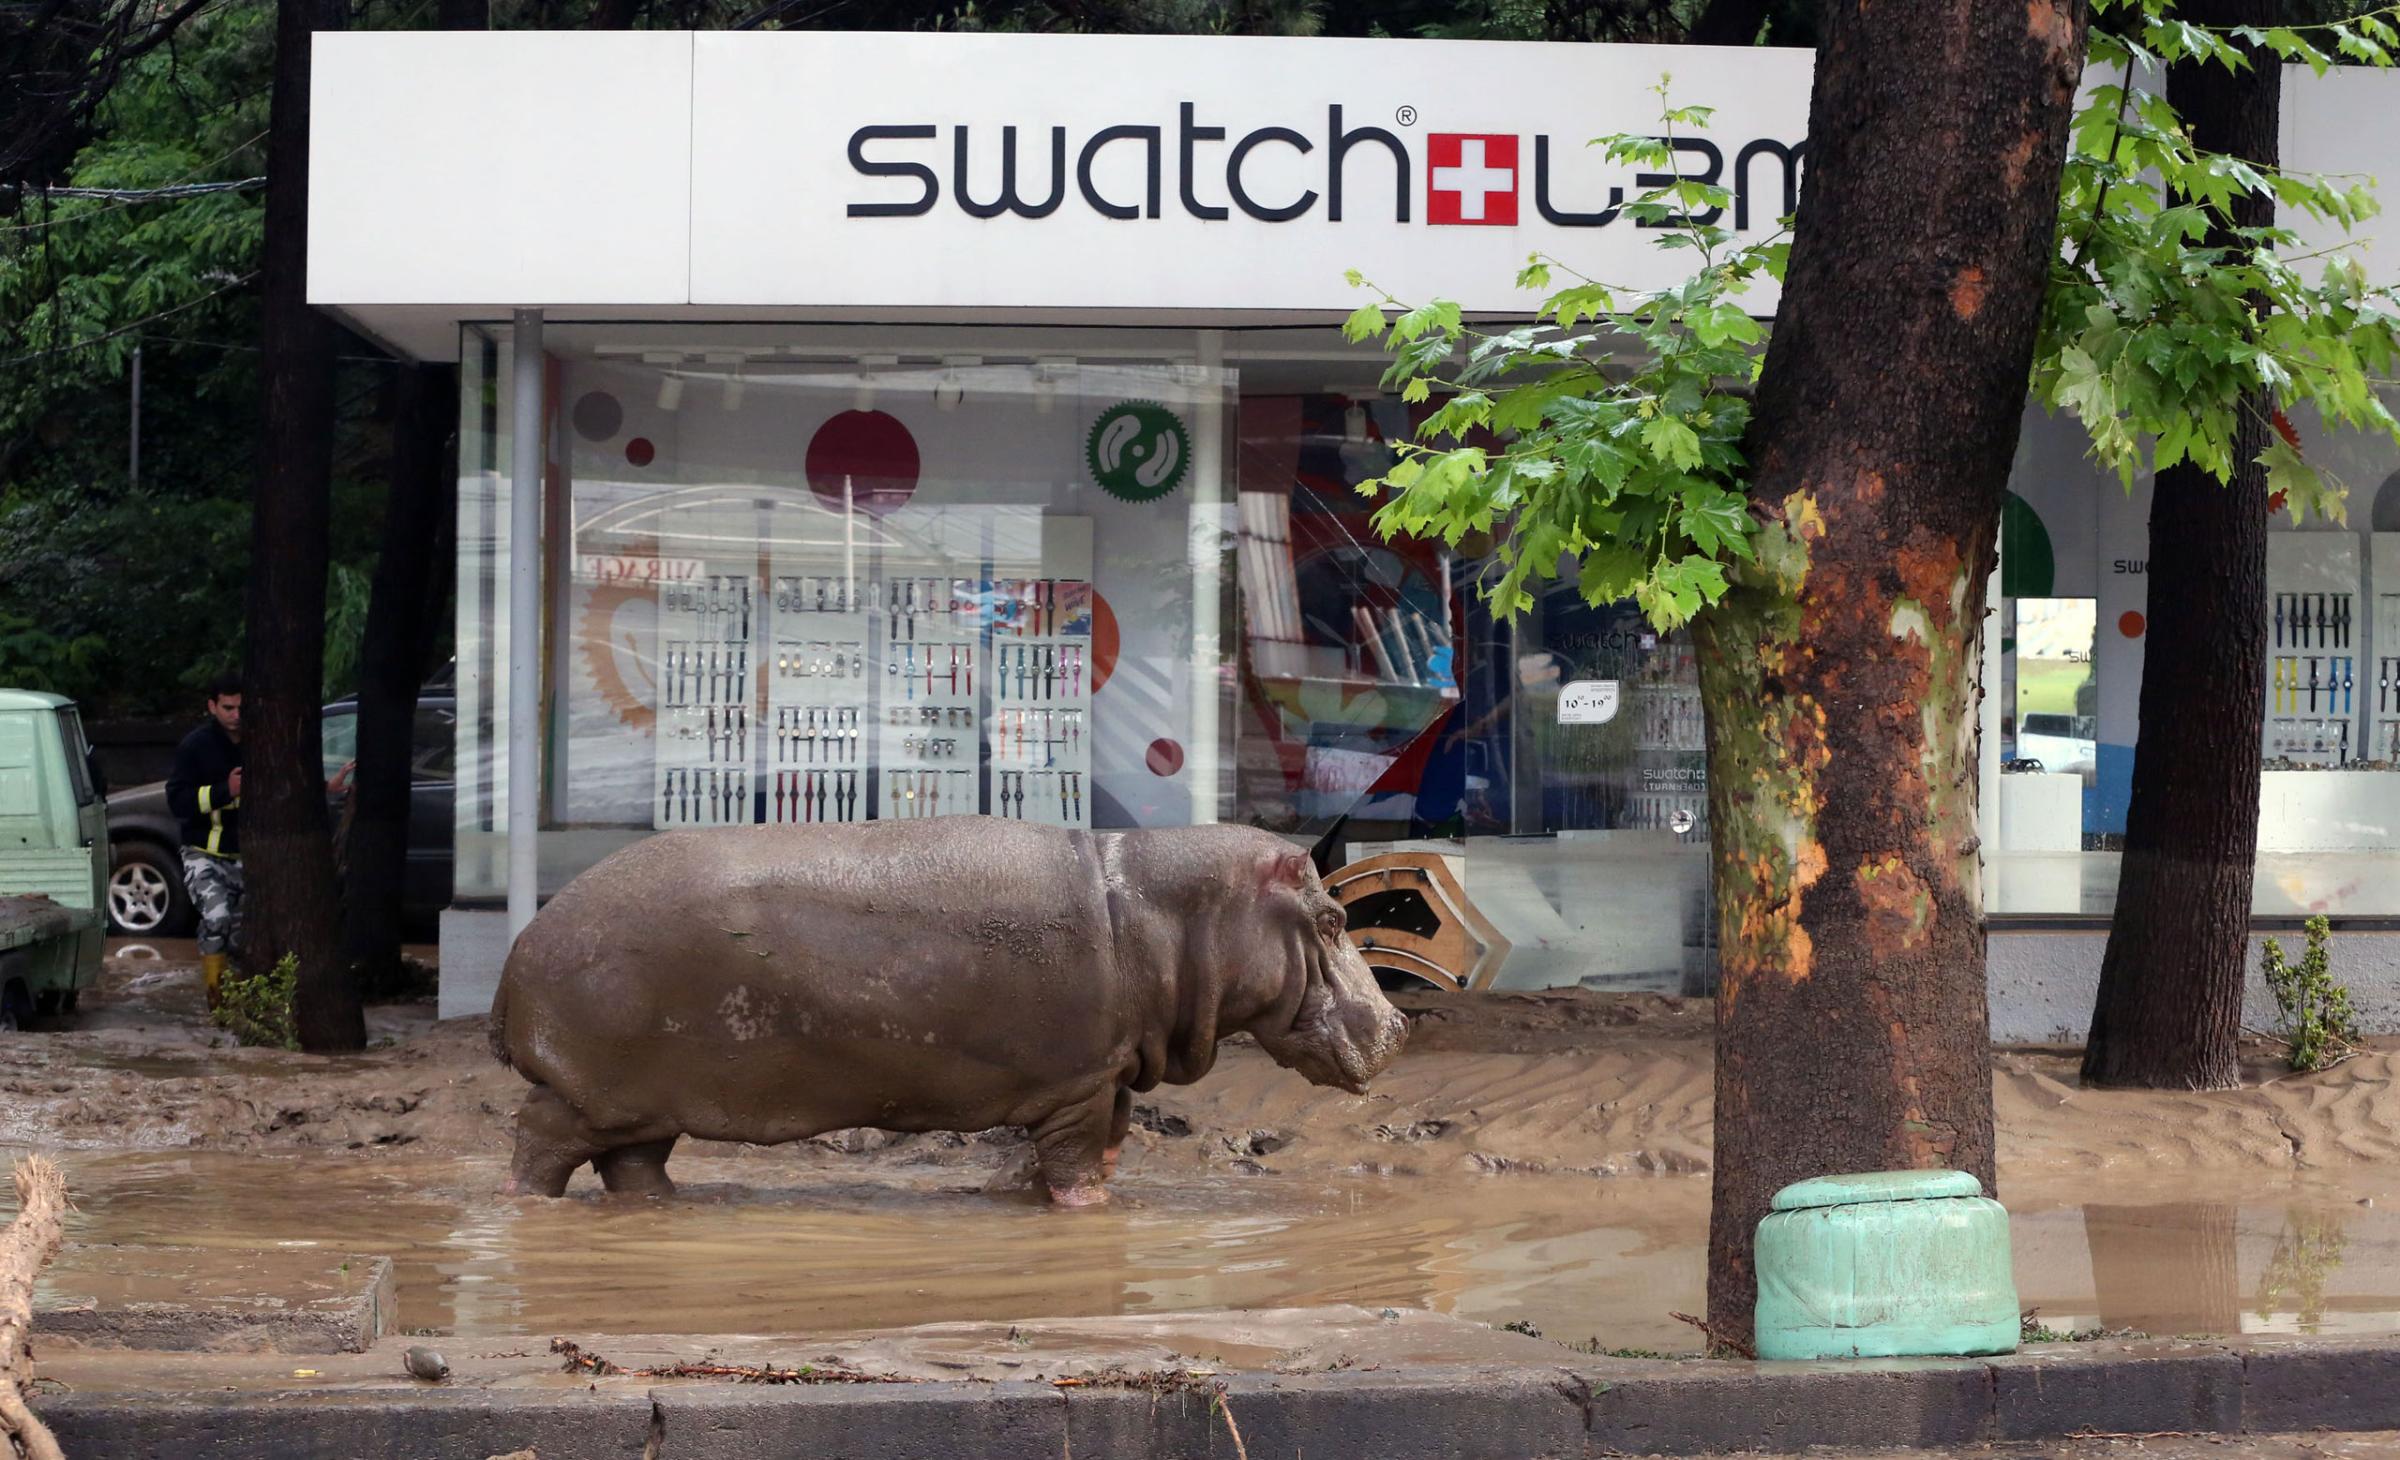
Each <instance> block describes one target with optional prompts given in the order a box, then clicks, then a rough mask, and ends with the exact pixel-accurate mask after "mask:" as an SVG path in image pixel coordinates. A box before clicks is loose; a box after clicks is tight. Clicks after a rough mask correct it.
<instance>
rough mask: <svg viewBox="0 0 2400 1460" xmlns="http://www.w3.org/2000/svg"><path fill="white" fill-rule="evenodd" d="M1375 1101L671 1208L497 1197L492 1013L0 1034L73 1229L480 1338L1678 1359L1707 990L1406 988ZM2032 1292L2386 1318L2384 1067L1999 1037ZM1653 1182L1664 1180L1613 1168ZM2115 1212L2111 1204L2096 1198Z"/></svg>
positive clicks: (847, 1135) (761, 1187)
mask: <svg viewBox="0 0 2400 1460" xmlns="http://www.w3.org/2000/svg"><path fill="white" fill-rule="evenodd" d="M1403 1003H1404V1006H1405V1007H1406V1008H1407V1009H1408V1010H1409V1012H1410V1013H1411V1014H1412V1015H1413V1016H1414V1022H1415V1023H1416V1026H1417V1027H1416V1033H1415V1035H1414V1036H1413V1038H1412V1042H1411V1045H1410V1048H1409V1051H1408V1053H1407V1054H1405V1055H1404V1056H1403V1057H1402V1058H1401V1060H1400V1061H1399V1062H1398V1063H1397V1064H1395V1065H1394V1066H1393V1067H1392V1068H1391V1069H1390V1070H1389V1071H1387V1072H1386V1073H1385V1075H1384V1077H1383V1078H1382V1079H1381V1080H1379V1081H1378V1082H1377V1086H1376V1089H1375V1092H1374V1094H1372V1095H1370V1096H1367V1097H1363V1098H1362V1097H1357V1096H1351V1095H1347V1094H1343V1093H1340V1092H1337V1091H1330V1090H1323V1089H1319V1088H1316V1087H1312V1086H1309V1085H1308V1084H1307V1083H1306V1082H1305V1081H1303V1080H1302V1079H1300V1078H1299V1077H1298V1076H1296V1075H1294V1074H1292V1073H1291V1072H1289V1071H1285V1070H1281V1069H1278V1068H1277V1067H1275V1066H1274V1065H1273V1064H1272V1062H1271V1061H1269V1060H1268V1059H1267V1058H1266V1057H1265V1055H1264V1054H1263V1053H1262V1052H1260V1051H1257V1050H1255V1049H1249V1048H1241V1047H1232V1048H1228V1049H1227V1050H1226V1052H1225V1058H1224V1059H1223V1060H1222V1061H1221V1062H1220V1066H1219V1069H1218V1070H1217V1071H1216V1072H1215V1073H1214V1074H1213V1075H1212V1076H1211V1077H1210V1078H1209V1079H1208V1080H1206V1081H1204V1082H1202V1083H1201V1084H1200V1085H1198V1086H1195V1087H1191V1088H1188V1089H1181V1090H1174V1091H1163V1090H1162V1091H1160V1092H1157V1093H1156V1095H1155V1096H1153V1097H1145V1098H1144V1100H1143V1102H1142V1104H1141V1106H1140V1108H1139V1109H1138V1110H1137V1112H1136V1122H1135V1127H1134V1131H1133V1136H1132V1140H1131V1141H1130V1142H1129V1145H1128V1149H1127V1151H1126V1155H1125V1162H1124V1167H1123V1170H1122V1172H1121V1174H1120V1176H1119V1179H1118V1182H1117V1188H1116V1189H1117V1193H1118V1204H1117V1205H1116V1206H1115V1207H1113V1208H1110V1209H1105V1210H1101V1211H1097V1212H1091V1211H1086V1212H1071V1213H1070V1212H1057V1211H1052V1210H1050V1209H1048V1208H1047V1207H1046V1206H1045V1205H1044V1204H1042V1203H1041V1202H1040V1201H1039V1200H1037V1198H1036V1197H1035V1195H1034V1194H1033V1192H1032V1190H1031V1189H1030V1185H1029V1181H1028V1175H1029V1173H1028V1170H1027V1160H1026V1158H1027V1154H1028V1153H1027V1146H1026V1142H1025V1141H1024V1140H1023V1138H1022V1137H1021V1136H1020V1135H1018V1134H1017V1133H1015V1132H1010V1131H993V1132H985V1133H982V1134H978V1135H926V1136H891V1135H886V1134H883V1133H878V1132H863V1131H853V1132H842V1133H837V1134H835V1135H832V1136H828V1137H822V1138H818V1139H816V1140H812V1141H807V1142H802V1143H798V1144H796V1145H793V1146H787V1147H779V1148H774V1149H763V1148H751V1147H742V1146H736V1145H723V1144H710V1143H693V1144H692V1145H691V1147H690V1148H689V1149H688V1152H687V1153H683V1154H679V1155H678V1158H677V1166H678V1174H679V1176H681V1178H682V1179H683V1180H684V1182H685V1191H684V1193H683V1195H681V1196H679V1197H678V1198H677V1199H675V1200H674V1201H673V1202H671V1203H654V1202H647V1201H625V1200H618V1199H608V1198H604V1197H603V1196H602V1195H601V1194H600V1193H599V1190H598V1187H597V1183H596V1182H594V1181H592V1179H591V1178H590V1177H589V1176H588V1175H586V1176H584V1177H581V1178H579V1180H578V1182H577V1184H576V1185H575V1186H574V1187H573V1188H572V1190H571V1194H570V1199H569V1200H567V1201H565V1202H543V1201H533V1200H520V1199H510V1198H504V1197H502V1196H500V1195H499V1194H498V1192H499V1188H500V1186H501V1184H502V1181H503V1178H504V1176H505V1174H506V1173H505V1163H506V1153H507V1149H508V1146H507V1140H508V1121H509V1117H510V1112H511V1111H512V1110H513V1108H514V1105H515V1102H516V1100H517V1098H518V1097H519V1095H520V1094H521V1093H522V1091H523V1090H524V1089H525V1086H524V1084H523V1082H522V1081H521V1080H519V1079H517V1078H516V1077H514V1076H512V1075H510V1074H509V1073H508V1072H507V1071H505V1070H503V1069H501V1068H500V1067H498V1066H497V1065H496V1064H494V1063H492V1061H491V1058H490V1055H489V1052H488V1050H487V1049H486V1048H485V1046H484V1038H483V1030H482V1028H481V1025H480V1021H467V1022H464V1023H461V1024H457V1025H440V1026H436V1025H433V1024H432V1023H431V1022H430V1020H429V1018H428V1017H427V1016H428V1014H429V1012H430V1010H429V1008H427V1007H426V1006H400V1007H394V1008H379V1009H377V1010H375V1011H374V1012H373V1021H374V1025H373V1027H374V1028H375V1030H376V1032H377V1036H378V1037H379V1038H381V1039H385V1040H388V1041H390V1043H389V1044H388V1045H387V1046H386V1047H383V1048H380V1049H375V1050H371V1051H369V1052H368V1053H366V1054H364V1055H360V1056H355V1057H351V1058H348V1059H345V1060H341V1061H331V1062H325V1061H315V1060H311V1059H308V1058H306V1057H302V1056H297V1055H287V1054H280V1053H275V1052H266V1051H254V1050H240V1049H233V1048H229V1047H226V1046H225V1045H224V1044H222V1043H221V1042H219V1041H218V1040H217V1039H216V1038H215V1037H214V1036H212V1035H211V1034H210V1033H209V1031H207V1030H206V1029H205V1027H204V1026H203V1025H202V1023H201V1021H200V1019H199V1017H198V992H197V984H196V980H195V978H194V976H193V975H192V973H191V972H190V970H188V969H187V968H182V967H179V966H176V965H173V964H166V963H160V964H146V963H142V962H137V961H130V960H124V961H119V962H116V963H112V965H111V967H110V970H109V976H108V983H107V985H106V986H105V987H104V988H103V989H102V990H101V991H99V995H98V997H96V998H93V999H91V1000H88V1001H87V1005H86V1009H85V1012H84V1013H83V1014H82V1015H80V1016H78V1019H77V1020H76V1021H74V1022H75V1024H76V1026H77V1027H72V1028H57V1027H54V1028H53V1029H52V1030H51V1031H49V1032H37V1033H34V1034H31V1035H27V1036H24V1037H22V1038H19V1039H16V1040H12V1041H9V1042H8V1043H7V1044H6V1045H5V1046H0V1143H6V1144H8V1145H13V1146H23V1145H28V1144H39V1145H42V1146H44V1147H47V1148H49V1149H52V1150H54V1151H59V1152H61V1153H62V1163H63V1164H64V1166H65V1168H66V1172H67V1176H68V1180H69V1183H70V1189H71V1190H72V1191H73V1192H74V1194H75V1199H76V1202H77V1205H78V1210H77V1212H76V1214H75V1216H74V1219H73V1229H72V1236H73V1238H74V1239H75V1240H78V1241H84V1242H124V1243H146V1244H158V1245H166V1246H176V1247H197V1248H202V1249H206V1250H210V1251H214V1252H217V1253H219V1254H221V1255H222V1261H223V1262H224V1264H226V1271H227V1273H228V1274H231V1275H235V1276H238V1274H239V1272H240V1271H241V1269H242V1265H243V1264H244V1263H245V1262H248V1261H251V1260H252V1259H251V1258H249V1257H248V1256H246V1255H245V1254H247V1253H253V1252H255V1251H256V1250H257V1249H260V1248H262V1247H266V1248H272V1247H276V1246H279V1245H283V1244H294V1245H297V1246H298V1247H300V1248H301V1249H302V1250H318V1251H323V1252H365V1253H381V1254H387V1255H389V1256H390V1257H392V1258H393V1259H394V1261H395V1264H396V1268H397V1280H398V1281H397V1287H398V1294H399V1304H400V1313H401V1317H400V1323H401V1325H402V1326H404V1327H407V1328H412V1329H421V1330H428V1331H434V1332H440V1333H454V1334H460V1335H469V1336H478V1337H481V1336H492V1337H502V1336H510V1335H537V1336H540V1335H546V1334H548V1333H550V1332H574V1331H579V1330H580V1331H584V1332H593V1333H598V1332H656V1333H724V1332H740V1331H746V1332H754V1333H795V1332H806V1333H812V1334H821V1333H827V1332H857V1331H860V1330H866V1329H882V1328H891V1327H898V1326H907V1325H915V1324H924V1323H936V1322H954V1323H981V1324H996V1325H1000V1326H1001V1330H1002V1331H1005V1327H1006V1325H1008V1324H1012V1323H1018V1322H1022V1321H1029V1320H1044V1319H1048V1320H1059V1319H1068V1318H1087V1317H1099V1316H1108V1315H1117V1316H1119V1317H1121V1318H1124V1319H1127V1320H1151V1319H1159V1318H1163V1317H1165V1316H1167V1315H1173V1314H1177V1313H1185V1312H1191V1311H1195V1310H1209V1309H1229V1308H1231V1309H1268V1308H1281V1307H1293V1306H1309V1305H1326V1304H1347V1305H1353V1306H1355V1307H1357V1308H1359V1309H1362V1310H1365V1311H1367V1312H1370V1313H1376V1314H1380V1313H1381V1311H1382V1310H1383V1309H1385V1308H1390V1309H1392V1310H1394V1311H1395V1312H1398V1313H1401V1314H1410V1313H1416V1312H1420V1311H1430V1312H1432V1313H1437V1314H1448V1315H1455V1316H1457V1317H1460V1318H1465V1319H1470V1320H1473V1321H1476V1322H1481V1323H1487V1324H1492V1325H1501V1324H1507V1323H1512V1322H1514V1323H1520V1324H1524V1325H1526V1326H1529V1327H1532V1328H1537V1329H1539V1330H1540V1331H1541V1332H1542V1333H1543V1334H1544V1335H1546V1336H1547V1338H1549V1339H1551V1340H1565V1341H1570V1342H1586V1341H1596V1342H1597V1344H1598V1346H1600V1347H1603V1348H1631V1349H1649V1350H1658V1351H1665V1352H1680V1351H1687V1350H1689V1349H1691V1348H1693V1347H1694V1346H1695V1343H1694V1336H1693V1335H1692V1333H1691V1331H1690V1330H1689V1329H1687V1328H1685V1327H1684V1326H1683V1325H1682V1324H1680V1323H1678V1322H1676V1321H1675V1320H1674V1319H1673V1318H1672V1317H1670V1316H1669V1315H1670V1314H1671V1313H1673V1312H1675V1311H1682V1312H1696V1311H1698V1309H1699V1306H1700V1304H1701V1300H1702V1272H1703V1259H1702V1251H1701V1242H1702V1238H1703V1234H1704V1231H1705V1226H1706V1219H1707V1210H1708V1190H1707V1181H1706V1180H1705V1177H1704V1173H1705V1172H1706V1170H1707V1163H1708V1160H1709V1145H1708V1119H1709V1107H1708V1083H1709V1064H1708V1050H1707V1043H1706V1038H1707V1011H1706V1009H1705V1006H1701V1005H1692V1004H1686V1003H1682V1002H1680V1001H1676V1000H1672V999H1664V998H1657V997H1624V996H1618V997H1613V998H1612V997H1603V996H1592V995H1583V994H1539V995H1503V996H1495V997H1487V998H1481V999H1475V1000H1455V999H1444V998H1443V997H1441V996H1438V995H1425V996H1419V997H1411V998H1407V999H1405V1000H1403ZM1997 1059H1998V1064H1999V1067H2000V1073H1999V1079H1998V1087H1997V1093H1998V1098H1999V1109H2000V1118H2001V1140H2000V1148H2001V1152H2002V1181H2003V1189H2002V1195H2003V1196H2004V1198H2005V1199H2006V1200H2007V1201H2008V1204H2009V1206H2010V1208H2011V1210H2012V1212H2013V1214H2014V1220H2015V1228H2014V1233H2015V1242H2016V1256H2017V1265H2018V1279H2019V1287H2020V1293H2021V1296H2022V1298H2023V1300H2024V1302H2025V1304H2026V1306H2028V1307H2030V1308H2034V1309H2037V1310H2039V1318H2040V1320H2041V1321H2042V1322H2043V1323H2045V1324H2046V1325H2048V1326H2049V1327H2051V1328H2053V1329H2055V1330H2058V1331H2062V1332H2088V1331H2091V1330H2094V1329H2106V1330H2116V1329H2128V1328H2130V1329H2138V1330H2141V1331H2143V1332H2147V1333H2153V1334H2186V1333H2190V1334H2201V1333H2209V1334H2229V1333H2236V1332H2244V1333H2257V1332H2302V1333H2345V1332H2387V1331H2393V1330H2395V1329H2400V1167H2395V1166H2394V1165H2393V1164H2392V1163H2391V1158H2392V1157H2393V1156H2395V1155H2400V1151H2396V1150H2395V1149H2394V1147H2395V1145H2396V1144H2400V1123H2396V1122H2400V1104H2396V1103H2395V1100H2394V1097H2393V1095H2392V1093H2391V1092H2392V1087H2393V1075H2394V1073H2395V1071H2394V1061H2395V1057H2394V1055H2393V1053H2392V1052H2391V1051H2390V1050H2389V1048H2388V1047H2387V1048H2379V1049H2378V1050H2376V1051H2375V1052H2372V1053H2370V1054H2369V1055H2368V1056H2366V1057H2364V1058H2362V1059H2358V1060H2354V1061H2352V1062H2351V1063H2349V1064H2347V1065H2344V1066H2342V1067H2340V1068H2338V1069H2336V1070H2334V1071H2332V1072H2330V1073H2329V1074H2326V1075H2322V1076H2316V1077H2311V1078H2284V1079H2272V1080H2261V1081H2260V1082H2259V1083H2257V1084H2254V1085H2253V1086H2251V1087H2249V1088H2246V1089H2244V1090H2241V1091H2238V1092H2230V1093H2226V1094H2219V1095H2173V1094H2138V1093H2126V1092H2084V1091H2080V1090H2077V1089H2075V1088H2074V1087H2073V1085H2072V1083H2071V1081H2072V1074H2073V1066H2072V1060H2071V1056H2069V1055H2068V1054H2066V1053H2063V1052H2051V1051H2038V1050H2036V1051H2023V1050H2020V1051H2003V1052H2001V1053H2000V1054H1999V1055H1998V1057H1997ZM1640 1177H1649V1178H1653V1179H1628V1178H1640ZM2099 1197H2105V1200H2095V1198H2099Z"/></svg>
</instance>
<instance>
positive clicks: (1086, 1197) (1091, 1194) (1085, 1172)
mask: <svg viewBox="0 0 2400 1460" xmlns="http://www.w3.org/2000/svg"><path fill="white" fill-rule="evenodd" d="M1118 1093H1119V1092H1118V1087H1116V1086H1115V1085H1111V1086H1109V1087H1108V1088H1107V1089H1105V1090H1102V1091H1100V1092H1099V1094H1098V1095H1097V1096H1094V1097H1092V1098H1090V1099H1085V1100H1079V1101H1077V1102H1076V1103H1074V1104H1072V1105H1067V1106H1062V1107H1060V1108H1059V1109H1058V1110H1056V1111H1054V1112H1052V1113H1051V1115H1050V1118H1049V1119H1047V1120H1045V1121H1043V1122H1042V1123H1041V1124H1040V1125H1038V1126H1036V1127H1034V1132H1033V1151H1034V1160H1035V1162H1036V1164H1038V1165H1039V1167H1040V1168H1041V1174H1042V1185H1044V1186H1046V1187H1048V1188H1049V1189H1050V1199H1051V1200H1052V1201H1054V1202H1056V1203H1058V1204H1059V1205H1060V1206H1062V1207H1090V1206H1098V1205H1100V1204H1101V1203H1103V1202H1105V1201H1107V1200H1108V1187H1107V1186H1106V1185H1105V1184H1104V1183H1106V1182H1107V1180H1108V1174H1107V1168H1108V1138H1109V1132H1110V1129H1111V1127H1112V1126H1113V1125H1114V1123H1115V1119H1116V1111H1117V1096H1118ZM1126 1105H1127V1114H1128V1116H1129V1117H1130V1115H1131V1106H1132V1097H1131V1096H1130V1095H1128V1096H1126Z"/></svg>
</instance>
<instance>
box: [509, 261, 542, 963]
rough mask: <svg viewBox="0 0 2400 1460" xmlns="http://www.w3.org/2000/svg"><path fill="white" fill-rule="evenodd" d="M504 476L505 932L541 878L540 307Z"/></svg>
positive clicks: (523, 326) (518, 352) (526, 328)
mask: <svg viewBox="0 0 2400 1460" xmlns="http://www.w3.org/2000/svg"><path fill="white" fill-rule="evenodd" d="M512 340H513V348H514V351H515V356H516V372H515V382H514V388H515V395H516V400H515V405H516V410H515V413H514V415H515V419H514V421H513V423H512V430H511V435H510V446H511V448H512V449H511V451H510V459H509V474H508V936H509V941H510V942H511V943H514V942H515V941H516V936H517V934H519V933H521V932H523V931H525V925H526V924H527V923H530V922H532V921H533V908H534V899H535V896H536V894H537V893H538V891H539V887H538V883H537V880H536V879H537V878H539V876H540V875H541V862H540V857H539V853H540V843H539V840H538V837H539V832H540V828H539V826H538V825H537V824H536V823H537V822H538V820H539V818H540V816H541V804H542V802H541V795H542V776H541V754H542V741H541V718H540V717H541V682H542V681H541V654H542V634H541V623H542V312H541V311H540V310H538V309H520V310H518V311H517V312H516V329H515V333H514V335H513V336H512Z"/></svg>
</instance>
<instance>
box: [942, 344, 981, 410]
mask: <svg viewBox="0 0 2400 1460" xmlns="http://www.w3.org/2000/svg"><path fill="white" fill-rule="evenodd" d="M982 363H983V357H982V356H981V355H944V356H943V357H942V378H941V379H939V380H937V381H935V382H934V386H933V404H934V407H935V409H937V410H944V411H955V410H957V409H958V403H959V402H960V401H962V400H965V399H966V398H967V387H966V382H965V381H963V380H961V379H959V376H958V372H959V371H961V370H972V369H974V368H975V367H976V366H978V365H981V364H982Z"/></svg>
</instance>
